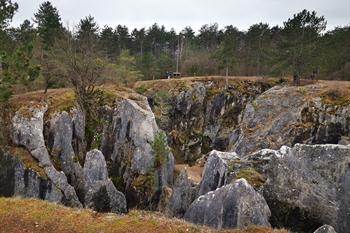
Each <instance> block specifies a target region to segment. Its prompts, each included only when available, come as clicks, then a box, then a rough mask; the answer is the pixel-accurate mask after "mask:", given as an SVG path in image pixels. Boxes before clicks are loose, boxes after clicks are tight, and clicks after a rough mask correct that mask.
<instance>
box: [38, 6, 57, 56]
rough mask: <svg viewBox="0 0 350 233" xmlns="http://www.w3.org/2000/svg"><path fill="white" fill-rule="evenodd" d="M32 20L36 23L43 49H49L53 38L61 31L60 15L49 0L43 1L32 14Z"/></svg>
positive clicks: (55, 38)
mask: <svg viewBox="0 0 350 233" xmlns="http://www.w3.org/2000/svg"><path fill="white" fill-rule="evenodd" d="M34 22H35V23H37V25H38V27H37V29H38V33H39V36H40V38H41V40H42V43H43V48H44V50H48V49H50V48H51V47H52V46H53V44H54V42H55V40H57V38H58V37H59V35H61V33H62V32H63V27H62V23H61V17H60V15H59V12H58V10H57V9H56V7H54V6H53V5H52V4H51V2H49V1H46V2H43V3H42V4H41V5H40V7H39V10H38V12H37V13H35V14H34Z"/></svg>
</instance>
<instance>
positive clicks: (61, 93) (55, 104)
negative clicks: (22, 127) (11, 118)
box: [10, 88, 76, 117]
mask: <svg viewBox="0 0 350 233" xmlns="http://www.w3.org/2000/svg"><path fill="white" fill-rule="evenodd" d="M75 99H76V98H75V94H74V92H73V90H71V89H68V88H63V89H51V90H48V92H47V93H46V94H44V92H43V91H35V92H29V93H25V94H20V95H15V96H13V97H12V98H11V100H10V104H11V106H12V108H13V110H14V111H20V113H21V114H22V116H26V117H30V116H31V113H30V111H29V110H30V109H31V108H33V107H40V106H43V105H44V104H47V105H48V110H47V114H48V115H52V114H54V113H56V112H60V111H64V110H65V111H68V110H70V109H71V108H72V107H73V106H74V103H75Z"/></svg>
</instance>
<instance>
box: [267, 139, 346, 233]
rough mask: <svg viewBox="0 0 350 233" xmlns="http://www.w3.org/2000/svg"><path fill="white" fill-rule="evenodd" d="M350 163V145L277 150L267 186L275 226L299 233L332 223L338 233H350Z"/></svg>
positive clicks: (269, 167) (296, 147)
mask: <svg viewBox="0 0 350 233" xmlns="http://www.w3.org/2000/svg"><path fill="white" fill-rule="evenodd" d="M349 164H350V147H349V146H342V145H303V144H296V145H295V146H294V147H293V148H288V147H284V148H283V149H281V150H280V151H276V156H273V157H272V159H271V161H270V163H269V165H268V168H267V169H266V174H265V175H266V177H267V181H266V183H265V185H264V187H263V195H264V197H265V199H266V201H267V203H268V204H269V207H270V209H271V211H272V218H271V224H272V225H274V226H283V227H287V228H291V229H292V230H294V231H298V232H299V231H300V232H312V231H314V230H315V229H317V227H319V226H320V225H322V224H329V225H332V226H334V227H335V228H336V230H337V232H340V233H345V232H348V229H350V225H349V224H350V212H349V209H350V198H349V197H350V195H349V194H350V187H349V184H350V166H349Z"/></svg>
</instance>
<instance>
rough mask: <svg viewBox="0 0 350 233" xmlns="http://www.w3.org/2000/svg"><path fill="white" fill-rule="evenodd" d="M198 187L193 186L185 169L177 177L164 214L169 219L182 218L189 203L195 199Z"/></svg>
mask: <svg viewBox="0 0 350 233" xmlns="http://www.w3.org/2000/svg"><path fill="white" fill-rule="evenodd" d="M197 193H198V185H196V184H194V183H193V182H192V181H191V180H190V179H189V178H188V175H187V171H186V170H185V169H183V170H181V172H180V175H179V176H178V177H177V179H176V181H175V183H174V186H173V192H172V195H171V197H170V200H169V202H168V204H167V206H166V209H165V213H166V214H167V215H168V216H171V217H177V218H182V217H183V215H184V214H185V213H186V210H187V209H188V207H189V206H190V205H191V203H192V202H193V201H194V200H195V199H196V198H197Z"/></svg>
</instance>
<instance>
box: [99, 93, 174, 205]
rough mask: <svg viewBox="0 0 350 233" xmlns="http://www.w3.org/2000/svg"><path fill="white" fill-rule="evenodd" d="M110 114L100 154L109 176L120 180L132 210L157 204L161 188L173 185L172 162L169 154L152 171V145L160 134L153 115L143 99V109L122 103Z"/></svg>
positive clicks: (136, 104) (136, 105) (125, 102)
mask: <svg viewBox="0 0 350 233" xmlns="http://www.w3.org/2000/svg"><path fill="white" fill-rule="evenodd" d="M111 112H112V117H110V118H111V125H106V127H105V131H104V135H106V137H104V139H103V142H102V151H103V152H104V154H105V155H106V157H107V158H110V159H111V161H112V164H113V166H112V169H111V170H113V171H111V172H112V173H113V176H114V177H115V178H116V179H118V181H119V182H120V180H121V183H122V187H123V189H124V190H125V193H126V197H127V199H128V203H129V204H130V206H131V207H132V206H135V205H138V206H140V207H149V206H150V205H153V204H156V202H157V201H158V200H157V199H159V197H160V195H161V192H162V189H163V187H164V186H167V185H169V184H172V179H173V171H174V158H173V155H172V154H171V153H168V154H166V155H164V156H165V158H164V159H163V158H162V161H163V163H162V165H161V166H158V167H155V162H156V161H155V160H156V158H155V156H154V153H153V151H152V143H153V141H154V137H155V136H156V134H157V133H158V132H159V130H158V126H157V124H156V122H155V117H154V114H153V113H152V111H151V109H150V107H149V105H148V103H147V100H146V99H144V102H143V104H142V107H141V104H140V105H139V104H138V103H136V102H135V101H132V100H123V101H121V102H120V103H119V104H118V106H117V107H116V108H115V109H114V110H112V111H111ZM107 131H110V132H112V133H108V132H107ZM111 145H112V147H111Z"/></svg>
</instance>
